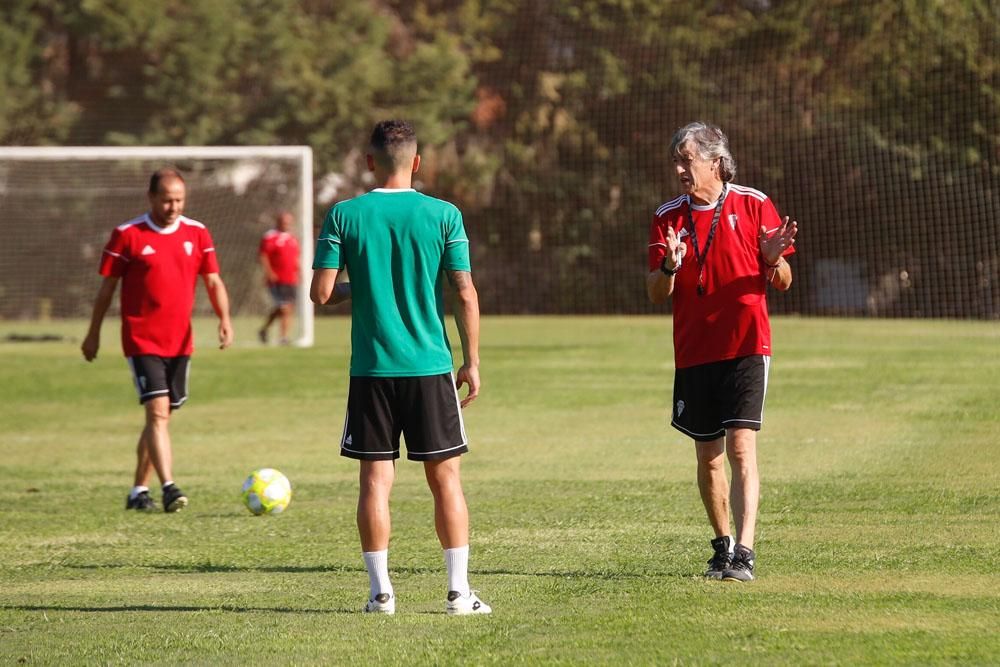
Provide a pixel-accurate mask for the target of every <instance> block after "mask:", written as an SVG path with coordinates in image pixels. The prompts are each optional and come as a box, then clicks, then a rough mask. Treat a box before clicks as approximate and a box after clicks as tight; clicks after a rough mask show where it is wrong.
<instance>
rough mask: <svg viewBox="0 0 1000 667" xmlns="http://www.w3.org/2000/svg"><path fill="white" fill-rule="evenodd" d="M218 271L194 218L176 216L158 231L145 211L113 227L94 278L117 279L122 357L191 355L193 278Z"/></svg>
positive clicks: (212, 251)
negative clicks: (175, 219) (113, 277)
mask: <svg viewBox="0 0 1000 667" xmlns="http://www.w3.org/2000/svg"><path fill="white" fill-rule="evenodd" d="M218 272H219V263H218V260H217V259H216V257H215V246H214V244H213V243H212V236H211V235H210V234H209V233H208V230H207V229H205V225H203V224H201V223H200V222H198V221H196V220H191V219H190V218H186V217H184V216H181V217H180V218H178V219H177V221H176V222H175V223H174V224H173V225H171V226H170V227H158V226H157V225H156V224H155V223H153V221H152V220H151V219H150V217H149V214H148V213H147V214H145V215H143V216H140V217H138V218H135V219H134V220H129V221H128V222H126V223H125V224H123V225H119V226H118V227H116V228H115V229H114V231H112V232H111V240H110V241H108V245H107V246H105V248H104V254H103V255H102V257H101V267H100V274H101V275H102V276H117V277H119V278H121V279H122V280H121V283H122V291H121V310H122V348H123V349H124V351H125V356H126V357H132V356H135V355H138V354H155V355H159V356H161V357H177V356H180V355H189V354H191V352H192V351H193V350H194V346H193V344H192V341H191V311H192V310H193V309H194V291H195V286H196V284H197V281H198V275H199V274H207V273H218Z"/></svg>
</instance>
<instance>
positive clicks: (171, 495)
mask: <svg viewBox="0 0 1000 667" xmlns="http://www.w3.org/2000/svg"><path fill="white" fill-rule="evenodd" d="M187 504H188V499H187V496H185V495H184V492H183V491H181V489H180V487H179V486H177V485H176V484H171V485H170V486H168V487H167V488H165V489H163V511H164V512H177V511H179V510H182V509H184V508H185V507H187Z"/></svg>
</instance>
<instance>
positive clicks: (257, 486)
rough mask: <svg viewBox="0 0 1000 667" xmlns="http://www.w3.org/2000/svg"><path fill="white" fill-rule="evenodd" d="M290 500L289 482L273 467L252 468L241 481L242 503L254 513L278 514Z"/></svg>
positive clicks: (290, 486)
mask: <svg viewBox="0 0 1000 667" xmlns="http://www.w3.org/2000/svg"><path fill="white" fill-rule="evenodd" d="M291 500H292V485H291V483H289V481H288V478H287V477H285V476H284V475H282V474H281V473H280V472H278V471H277V470H275V469H274V468H261V469H260V470H254V471H253V472H252V473H250V476H249V477H247V479H246V481H245V482H243V504H244V505H246V506H247V509H248V510H250V511H251V512H253V513H254V514H280V513H281V512H284V511H285V508H286V507H288V503H289V502H290V501H291Z"/></svg>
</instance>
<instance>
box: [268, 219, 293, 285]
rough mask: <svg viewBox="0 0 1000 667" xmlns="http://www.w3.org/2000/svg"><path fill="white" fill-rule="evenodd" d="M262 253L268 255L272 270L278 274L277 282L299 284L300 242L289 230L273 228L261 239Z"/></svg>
mask: <svg viewBox="0 0 1000 667" xmlns="http://www.w3.org/2000/svg"><path fill="white" fill-rule="evenodd" d="M259 252H260V254H261V255H266V256H267V261H268V263H269V264H270V265H271V270H272V271H274V273H275V274H276V275H277V278H278V279H277V280H275V281H274V282H275V284H278V285H298V284H299V242H298V239H296V238H295V237H294V236H293V235H291V234H289V233H288V232H279V231H278V230H277V229H272V230H270V231H268V232H267V233H265V234H264V236H263V238H261V240H260V251H259Z"/></svg>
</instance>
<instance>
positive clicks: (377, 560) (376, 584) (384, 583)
mask: <svg viewBox="0 0 1000 667" xmlns="http://www.w3.org/2000/svg"><path fill="white" fill-rule="evenodd" d="M361 555H362V556H363V557H364V559H365V568H366V569H367V570H368V587H369V588H370V589H371V598H370V599H372V600H374V599H375V596H376V595H380V594H382V593H388V594H389V595H390V596H391V595H392V594H393V591H392V582H390V581H389V550H388V549H382V550H381V551H362V552H361Z"/></svg>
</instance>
